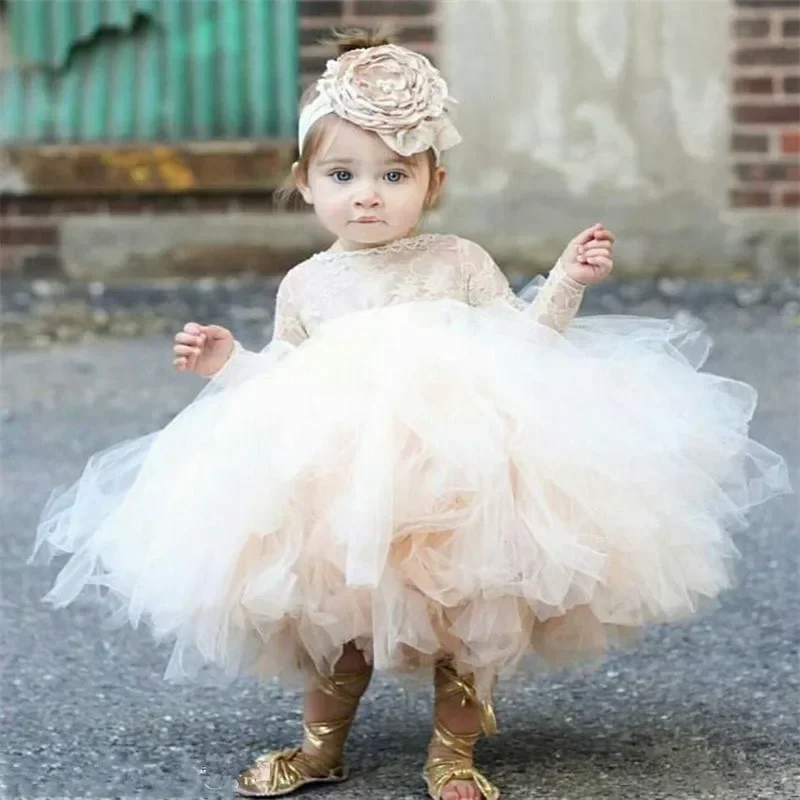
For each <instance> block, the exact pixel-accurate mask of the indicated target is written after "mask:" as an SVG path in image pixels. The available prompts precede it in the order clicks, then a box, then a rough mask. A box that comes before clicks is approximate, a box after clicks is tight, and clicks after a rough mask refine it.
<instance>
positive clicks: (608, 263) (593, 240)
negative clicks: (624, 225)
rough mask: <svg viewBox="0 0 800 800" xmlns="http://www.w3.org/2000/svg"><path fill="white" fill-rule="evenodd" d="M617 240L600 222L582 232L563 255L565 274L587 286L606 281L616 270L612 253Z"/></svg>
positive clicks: (562, 263)
mask: <svg viewBox="0 0 800 800" xmlns="http://www.w3.org/2000/svg"><path fill="white" fill-rule="evenodd" d="M616 238H617V237H616V236H614V234H613V233H611V231H609V230H606V228H605V226H604V225H602V224H601V223H599V222H598V223H597V224H595V225H592V227H591V228H587V229H586V230H585V231H582V232H581V233H579V234H578V235H577V236H576V237H575V238H574V239H573V240H572V241H571V242H570V243H569V244H568V245H567V247H566V249H565V250H564V252H563V254H562V255H561V259H560V261H561V266H562V267H563V268H564V272H566V273H567V275H569V277H570V278H572V279H573V280H575V281H578V283H583V284H585V285H587V286H591V285H593V284H596V283H600V282H601V281H603V280H605V279H606V278H607V277H608V276H609V275H610V274H611V270H613V269H614V261H613V256H612V251H613V250H614V242H615V241H616Z"/></svg>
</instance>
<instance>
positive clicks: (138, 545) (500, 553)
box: [36, 37, 789, 800]
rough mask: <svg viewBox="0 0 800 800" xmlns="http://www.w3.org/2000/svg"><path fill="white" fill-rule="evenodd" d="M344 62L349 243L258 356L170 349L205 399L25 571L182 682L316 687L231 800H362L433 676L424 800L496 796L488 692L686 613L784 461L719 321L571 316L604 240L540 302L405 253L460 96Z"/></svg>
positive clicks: (716, 577)
mask: <svg viewBox="0 0 800 800" xmlns="http://www.w3.org/2000/svg"><path fill="white" fill-rule="evenodd" d="M341 51H342V53H341V55H340V57H339V58H338V59H336V60H334V61H331V62H329V63H328V66H327V69H326V71H325V73H324V75H323V76H322V77H321V78H320V80H319V81H318V82H317V83H316V84H315V85H314V86H313V87H312V89H311V90H310V92H308V93H307V95H306V96H305V97H304V98H303V102H302V104H301V105H302V110H301V114H300V124H299V147H300V157H299V160H298V162H297V163H296V164H295V165H294V167H293V170H292V177H293V181H294V185H295V186H296V188H297V190H298V191H299V193H300V194H301V195H302V198H303V199H304V200H305V201H306V202H307V203H308V204H310V205H312V206H313V208H314V211H315V213H316V215H317V216H318V218H319V219H320V221H321V222H322V224H323V225H324V226H325V227H326V228H327V229H328V230H329V231H330V232H331V233H332V234H333V235H334V236H335V237H336V241H335V243H334V245H333V246H332V247H331V248H330V249H329V250H327V251H325V252H321V253H317V254H316V255H314V256H312V257H311V258H309V259H308V260H307V261H304V262H303V263H301V264H299V265H298V266H296V267H294V268H293V269H291V270H290V271H289V272H288V274H287V275H286V276H285V277H284V279H283V280H282V282H281V284H280V287H279V289H278V295H277V306H276V313H275V329H274V335H273V338H272V340H271V341H270V342H269V344H267V345H266V347H265V348H264V349H263V350H262V351H260V352H249V351H247V350H245V349H244V348H242V347H241V346H240V345H239V344H238V343H237V342H235V341H234V338H233V336H232V334H231V333H230V332H229V331H228V330H226V329H224V328H221V327H219V326H216V325H201V324H197V323H189V324H187V325H186V326H185V328H184V330H183V331H181V332H180V333H178V334H177V335H176V337H175V347H174V351H175V367H176V368H177V369H180V370H188V371H193V372H196V373H198V374H200V375H203V376H206V377H208V378H210V379H211V380H210V382H209V384H208V386H207V387H206V388H205V389H204V390H203V391H202V392H201V393H200V395H199V396H198V398H197V399H196V400H195V401H194V402H192V403H191V404H189V406H187V407H186V408H185V409H184V410H183V411H182V412H181V413H180V414H179V415H178V416H177V417H176V418H175V419H174V420H173V421H171V422H170V423H169V424H168V425H167V426H166V427H164V428H163V429H162V430H160V431H157V432H154V433H152V434H150V435H148V436H145V437H143V438H142V439H138V440H135V441H133V442H127V443H124V444H122V445H119V446H117V447H115V448H112V449H111V450H108V451H106V452H104V453H102V454H99V455H97V456H95V457H94V458H93V459H92V460H91V461H90V462H89V464H88V466H87V468H86V470H85V472H84V474H83V476H82V478H81V479H80V480H79V481H78V483H76V484H75V486H73V487H72V488H71V489H70V490H69V491H67V492H65V493H57V494H56V495H55V496H54V498H53V499H52V500H51V503H50V504H49V505H48V507H47V508H46V509H45V512H44V514H43V518H42V521H41V524H40V527H39V535H38V538H37V543H36V549H37V550H38V548H39V547H40V546H41V545H43V544H44V543H45V542H47V543H49V544H50V545H52V546H53V548H55V549H57V550H59V551H63V552H68V553H72V554H73V555H72V557H71V558H70V560H69V562H68V563H67V564H66V566H65V567H64V569H63V570H62V572H61V573H60V574H59V576H58V579H57V581H56V583H55V586H54V587H53V588H52V590H51V591H50V592H49V593H48V595H47V597H46V599H47V600H48V601H50V602H52V603H53V604H54V605H56V606H64V605H66V604H68V603H70V602H71V601H72V600H74V599H75V597H76V596H77V595H78V593H79V592H80V591H81V589H82V588H83V587H84V586H85V585H86V584H89V583H94V584H100V585H103V586H106V587H108V594H107V599H108V601H109V602H110V603H112V604H113V606H114V607H115V609H116V612H117V618H118V619H119V621H120V622H122V623H124V622H125V620H128V621H129V622H130V623H131V624H133V625H136V624H137V623H138V622H139V620H140V619H142V618H146V619H147V621H148V622H149V624H150V625H151V626H152V628H153V631H154V633H155V634H156V636H157V637H158V638H163V637H167V636H169V637H174V639H175V640H176V643H175V647H174V650H173V655H172V658H171V660H170V662H169V665H168V667H167V671H166V674H165V677H166V678H169V679H179V678H182V679H186V678H188V679H191V678H193V677H196V676H197V675H198V674H199V672H200V670H201V668H204V667H216V668H218V670H219V671H220V672H221V673H222V674H223V675H224V676H226V677H227V678H229V679H233V678H236V677H239V676H255V677H258V678H266V677H273V676H277V677H282V678H289V677H291V676H292V675H297V674H301V675H302V676H304V679H305V680H306V681H307V692H306V699H305V726H304V730H305V736H304V738H303V741H302V743H301V744H300V745H299V746H297V747H294V748H291V749H287V750H283V751H280V752H277V753H266V754H264V755H263V756H260V757H259V758H258V759H257V760H256V761H255V763H254V764H253V765H252V766H250V767H248V768H247V769H245V770H244V771H243V772H242V773H241V774H240V775H239V777H238V779H237V782H236V788H237V791H238V792H239V793H240V794H242V795H245V796H250V797H276V796H279V795H286V794H289V793H291V792H293V791H295V790H297V789H299V788H301V787H303V786H306V785H308V784H313V783H333V782H338V781H342V780H344V779H345V778H346V776H347V772H346V769H345V766H344V764H343V759H342V753H343V749H344V744H345V740H346V738H347V734H348V731H349V728H350V725H351V722H352V720H353V717H354V715H355V712H356V708H357V706H358V703H359V700H360V698H361V696H362V695H363V693H364V691H365V690H366V688H367V685H368V683H369V680H370V676H371V675H372V672H373V670H374V669H378V670H386V671H395V672H399V673H409V672H410V673H417V672H420V671H422V670H430V671H432V672H433V676H434V686H435V712H434V727H433V736H432V738H431V743H430V748H429V753H428V759H427V762H426V763H425V766H424V770H423V774H424V779H425V782H426V785H427V789H428V793H429V795H430V797H432V798H434V799H435V800H440V799H442V800H456V798H461V800H478V798H485V800H495V799H496V798H497V797H499V791H498V789H497V788H496V787H495V786H494V785H493V784H492V783H491V782H490V780H489V779H488V778H487V777H486V776H484V775H483V774H482V773H481V772H480V771H478V770H477V769H476V768H475V766H474V765H473V759H472V751H473V746H474V744H475V742H476V740H477V738H478V736H479V734H480V733H481V731H483V732H484V733H487V734H490V733H492V732H493V731H494V730H495V727H496V722H495V718H494V713H493V710H492V705H491V698H492V690H493V687H494V685H495V682H496V681H497V680H498V678H500V677H502V676H505V675H508V674H510V673H512V672H513V671H515V670H518V669H520V668H522V667H523V666H526V665H530V666H537V665H538V664H540V663H551V664H564V663H571V662H579V661H582V660H585V659H587V658H590V657H593V656H596V655H598V654H601V653H603V652H604V651H606V650H607V649H608V647H610V646H611V645H612V644H614V643H615V642H616V641H618V640H619V639H620V638H622V637H624V636H625V635H626V634H630V633H635V632H636V631H638V630H640V629H641V628H642V626H644V625H646V624H648V623H654V622H662V621H668V620H677V619H680V618H684V617H686V616H688V615H690V614H692V613H694V612H695V611H697V609H698V607H699V606H700V605H701V604H702V602H703V601H704V600H706V599H708V598H713V597H714V596H716V595H717V594H718V593H719V592H720V591H721V590H722V589H724V588H725V587H726V586H727V585H728V583H729V561H730V559H731V557H732V556H734V555H735V552H736V551H735V549H734V546H733V545H732V543H731V540H730V538H729V536H728V533H727V532H726V529H727V528H729V527H731V526H732V525H734V524H743V523H744V522H745V516H744V514H745V511H746V510H747V509H748V508H750V507H752V506H753V505H755V504H756V503H760V502H763V501H764V500H766V499H768V498H770V497H772V496H774V495H776V494H778V493H781V492H786V491H789V485H788V480H787V477H786V469H785V464H784V462H783V461H782V459H781V458H780V457H779V456H778V455H776V454H775V453H773V452H771V451H770V450H767V449H766V448H765V447H763V446H761V445H759V444H757V443H756V442H754V441H753V440H752V439H750V438H749V437H748V423H749V421H750V419H751V417H752V415H753V412H754V408H755V399H756V396H755V391H754V390H753V388H752V387H750V386H748V385H747V384H744V383H741V382H739V381H734V380H728V379H725V378H721V377H717V376H713V375H709V374H704V373H702V372H700V371H699V368H700V367H701V366H702V364H703V363H704V361H705V359H706V357H707V354H708V349H709V340H708V338H707V337H706V335H705V334H704V332H703V329H702V328H701V327H700V326H698V325H697V324H686V323H684V324H679V323H677V322H675V321H667V320H657V319H648V318H642V317H633V316H630V317H624V316H616V317H587V318H583V319H578V320H574V319H573V318H574V317H575V314H576V312H577V310H578V308H579V306H580V303H581V299H582V296H583V293H584V291H585V288H586V286H587V285H590V284H595V283H598V282H599V281H601V280H603V279H604V278H605V277H606V276H607V275H608V274H609V273H610V271H611V269H612V250H613V245H614V236H613V235H612V234H611V233H610V232H609V231H607V230H606V229H605V228H604V227H603V226H602V225H594V226H592V227H591V228H589V229H587V230H585V231H583V232H582V233H581V234H579V235H578V236H577V237H576V238H575V239H573V240H572V241H571V242H570V243H569V245H568V246H567V248H566V249H565V251H564V253H563V255H562V256H561V258H560V259H559V260H558V262H557V264H556V265H555V267H554V268H553V269H552V270H551V272H550V274H549V277H548V278H547V280H542V279H537V280H536V281H535V282H534V283H533V284H532V286H531V287H530V288H529V290H528V292H527V293H523V296H524V298H525V299H522V298H521V297H517V296H516V295H515V294H514V293H513V292H512V291H511V289H510V287H509V284H508V281H507V280H506V278H505V277H504V275H503V273H502V272H501V271H500V269H499V268H498V267H497V266H496V264H495V263H494V261H493V260H492V258H491V257H490V256H489V254H488V253H487V252H486V251H485V250H483V249H482V248H481V247H480V246H478V245H477V244H475V243H474V242H471V241H468V240H466V239H463V238H460V237H458V236H453V235H444V234H421V233H418V232H417V230H416V227H417V224H418V222H419V220H420V217H421V215H422V214H423V211H424V209H425V208H426V207H428V206H430V204H431V203H433V202H435V200H436V198H437V196H438V193H439V191H440V189H441V187H442V183H443V181H444V178H445V171H444V169H443V167H442V166H441V160H440V158H441V154H442V153H443V151H445V150H447V149H449V148H451V147H453V146H454V145H456V144H457V143H458V142H459V141H460V136H459V134H458V133H457V132H456V129H455V127H454V125H453V122H452V121H451V119H450V116H449V113H448V103H449V100H450V98H449V96H448V88H447V84H446V83H445V82H444V80H443V79H442V77H441V75H440V74H439V73H438V71H437V70H436V69H435V68H434V67H433V66H432V65H431V64H430V62H428V60H427V59H425V58H424V57H423V56H421V55H418V54H416V53H413V52H411V51H409V50H407V49H404V48H402V47H398V46H395V45H393V44H390V43H389V42H388V41H386V40H383V39H376V38H369V37H366V38H363V39H358V38H355V39H352V40H349V41H344V42H343V43H342V45H341Z"/></svg>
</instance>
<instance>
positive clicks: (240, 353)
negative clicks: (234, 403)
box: [211, 274, 308, 387]
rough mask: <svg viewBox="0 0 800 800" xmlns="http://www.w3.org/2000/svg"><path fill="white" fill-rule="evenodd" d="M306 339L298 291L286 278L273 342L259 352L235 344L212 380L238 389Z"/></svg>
mask: <svg viewBox="0 0 800 800" xmlns="http://www.w3.org/2000/svg"><path fill="white" fill-rule="evenodd" d="M307 338H308V333H307V332H306V329H305V326H304V325H303V322H302V319H301V317H300V307H299V302H298V300H297V294H296V290H295V288H294V286H293V282H292V281H290V280H289V275H288V274H287V275H286V276H285V277H284V279H283V280H282V281H281V283H280V285H279V286H278V293H277V297H276V299H275V323H274V328H273V332H272V339H271V340H270V342H269V343H268V344H267V346H266V347H265V348H264V349H263V350H261V351H259V352H255V351H253V350H248V349H247V348H245V347H243V346H242V345H241V343H240V342H238V341H236V342H234V345H233V352H232V353H231V356H230V358H229V359H228V360H227V361H226V362H225V364H224V365H223V366H222V367H221V368H220V370H219V371H218V372H216V373H215V374H214V375H212V376H211V379H212V380H213V381H214V383H216V384H218V385H220V386H226V387H230V386H236V385H238V384H240V383H242V382H244V381H246V380H247V379H248V378H250V377H252V376H253V375H255V374H257V373H259V372H261V371H263V370H264V368H265V367H266V366H267V365H268V364H269V363H271V362H273V361H274V360H275V358H276V357H280V356H281V355H284V354H285V352H286V351H288V350H289V349H291V348H294V347H296V346H297V345H299V344H300V343H301V342H303V341H304V340H305V339H307ZM286 345H289V346H290V347H286Z"/></svg>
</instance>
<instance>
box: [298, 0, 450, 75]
mask: <svg viewBox="0 0 800 800" xmlns="http://www.w3.org/2000/svg"><path fill="white" fill-rule="evenodd" d="M380 22H388V23H390V24H392V25H393V26H394V27H395V30H396V31H397V36H396V39H397V41H398V42H399V43H400V44H405V45H406V46H408V47H411V48H412V49H414V50H417V51H418V52H420V53H424V54H425V55H426V56H428V57H429V58H431V60H433V61H435V60H436V39H437V36H436V31H437V24H438V19H437V3H436V0H300V72H301V83H302V86H303V88H305V87H306V86H308V84H310V83H311V82H313V81H314V80H315V79H316V78H317V77H319V74H320V73H321V72H322V71H323V70H324V69H325V62H326V61H327V60H328V59H329V58H330V57H331V50H330V48H329V47H325V46H323V45H320V44H319V42H320V40H324V39H328V38H330V34H331V30H332V29H338V30H341V29H346V28H365V27H373V26H375V25H376V24H378V23H380Z"/></svg>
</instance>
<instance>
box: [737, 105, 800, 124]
mask: <svg viewBox="0 0 800 800" xmlns="http://www.w3.org/2000/svg"><path fill="white" fill-rule="evenodd" d="M733 119H734V121H735V122H739V123H742V124H746V125H747V124H770V123H774V124H780V123H794V124H797V123H798V122H800V105H798V104H793V105H778V104H775V105H763V106H761V105H759V106H755V105H738V106H734V107H733Z"/></svg>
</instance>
